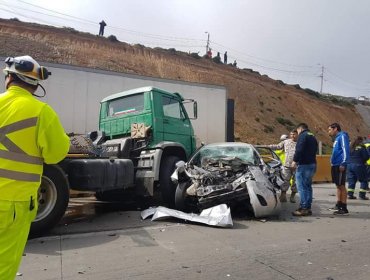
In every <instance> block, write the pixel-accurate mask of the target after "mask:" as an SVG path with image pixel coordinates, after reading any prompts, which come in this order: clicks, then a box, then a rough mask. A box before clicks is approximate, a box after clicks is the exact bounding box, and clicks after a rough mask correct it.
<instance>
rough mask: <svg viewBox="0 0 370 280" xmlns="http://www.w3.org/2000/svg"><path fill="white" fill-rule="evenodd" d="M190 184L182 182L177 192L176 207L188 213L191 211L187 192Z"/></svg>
mask: <svg viewBox="0 0 370 280" xmlns="http://www.w3.org/2000/svg"><path fill="white" fill-rule="evenodd" d="M189 186H190V183H189V182H182V183H179V184H178V185H177V188H176V192H175V206H176V209H177V210H180V211H184V212H187V211H189V210H190V205H189V200H188V195H187V194H186V190H187V189H188V188H189Z"/></svg>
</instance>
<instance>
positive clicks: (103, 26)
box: [99, 20, 107, 36]
mask: <svg viewBox="0 0 370 280" xmlns="http://www.w3.org/2000/svg"><path fill="white" fill-rule="evenodd" d="M99 24H100V28H99V36H104V28H105V27H106V26H107V24H106V23H105V21H104V20H102V21H101V22H99Z"/></svg>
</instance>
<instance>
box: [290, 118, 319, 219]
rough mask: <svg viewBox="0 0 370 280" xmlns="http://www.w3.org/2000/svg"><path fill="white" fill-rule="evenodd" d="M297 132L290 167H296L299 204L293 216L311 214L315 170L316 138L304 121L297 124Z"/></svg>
mask: <svg viewBox="0 0 370 280" xmlns="http://www.w3.org/2000/svg"><path fill="white" fill-rule="evenodd" d="M297 132H298V140H297V145H296V148H295V153H294V157H293V163H292V167H294V168H297V171H296V173H295V178H296V184H297V188H298V193H299V196H300V205H299V208H298V209H297V210H296V211H294V212H293V213H292V214H293V216H310V215H312V211H311V204H312V177H313V175H314V174H315V172H316V152H317V140H316V138H315V135H313V133H312V132H310V131H309V130H308V126H307V124H305V123H300V124H299V125H298V126H297Z"/></svg>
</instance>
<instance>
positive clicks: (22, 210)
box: [0, 200, 37, 280]
mask: <svg viewBox="0 0 370 280" xmlns="http://www.w3.org/2000/svg"><path fill="white" fill-rule="evenodd" d="M35 203H37V202H36V201H35ZM36 214H37V205H35V207H34V208H33V209H32V210H30V201H4V200H0V279H1V280H14V279H15V277H16V274H17V270H18V267H19V264H20V262H21V258H22V255H23V250H24V248H25V246H26V243H27V238H28V233H29V230H30V226H31V223H32V221H33V220H34V219H35V217H36Z"/></svg>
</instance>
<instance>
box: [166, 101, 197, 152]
mask: <svg viewBox="0 0 370 280" xmlns="http://www.w3.org/2000/svg"><path fill="white" fill-rule="evenodd" d="M162 107H163V140H164V141H173V142H179V143H181V144H183V145H184V147H185V149H186V152H187V154H189V153H190V152H191V137H192V128H191V124H190V120H189V118H188V117H187V114H186V112H185V111H184V107H183V106H182V104H181V103H180V101H179V100H178V99H176V98H174V97H172V96H170V95H162Z"/></svg>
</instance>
